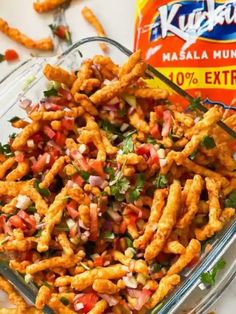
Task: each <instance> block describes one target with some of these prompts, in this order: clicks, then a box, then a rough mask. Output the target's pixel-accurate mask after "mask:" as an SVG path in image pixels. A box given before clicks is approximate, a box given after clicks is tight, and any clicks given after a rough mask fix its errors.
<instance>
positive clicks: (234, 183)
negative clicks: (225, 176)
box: [223, 178, 236, 196]
mask: <svg viewBox="0 0 236 314" xmlns="http://www.w3.org/2000/svg"><path fill="white" fill-rule="evenodd" d="M235 189H236V178H232V179H231V180H230V184H229V186H227V187H226V188H224V190H223V194H224V196H227V195H229V194H230V193H231V192H232V191H233V190H235Z"/></svg>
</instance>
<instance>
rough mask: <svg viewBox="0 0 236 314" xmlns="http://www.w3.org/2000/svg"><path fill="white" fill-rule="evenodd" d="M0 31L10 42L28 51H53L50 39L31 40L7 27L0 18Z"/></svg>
mask: <svg viewBox="0 0 236 314" xmlns="http://www.w3.org/2000/svg"><path fill="white" fill-rule="evenodd" d="M0 31H1V32H2V33H3V34H5V35H6V36H8V37H10V38H11V39H12V40H14V41H16V42H18V43H19V44H21V45H23V46H25V47H26V48H29V49H38V50H44V51H51V50H53V42H52V39H51V38H43V39H40V40H33V39H31V38H29V37H28V36H26V35H24V34H22V33H21V32H20V31H19V30H18V29H17V28H13V27H11V26H9V25H8V23H7V22H6V21H4V20H3V19H2V18H0Z"/></svg>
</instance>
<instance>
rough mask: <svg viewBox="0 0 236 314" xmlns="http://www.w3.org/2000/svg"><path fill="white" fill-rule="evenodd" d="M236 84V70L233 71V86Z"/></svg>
mask: <svg viewBox="0 0 236 314" xmlns="http://www.w3.org/2000/svg"><path fill="white" fill-rule="evenodd" d="M234 84H236V70H232V71H231V85H234Z"/></svg>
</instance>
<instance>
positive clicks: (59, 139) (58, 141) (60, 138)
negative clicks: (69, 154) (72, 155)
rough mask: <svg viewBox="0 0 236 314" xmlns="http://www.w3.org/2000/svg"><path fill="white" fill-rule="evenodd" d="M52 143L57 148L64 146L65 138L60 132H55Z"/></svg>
mask: <svg viewBox="0 0 236 314" xmlns="http://www.w3.org/2000/svg"><path fill="white" fill-rule="evenodd" d="M54 141H55V143H56V144H57V145H59V146H64V144H65V142H66V137H65V135H64V134H63V133H61V132H56V135H55V138H54Z"/></svg>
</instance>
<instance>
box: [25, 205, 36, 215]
mask: <svg viewBox="0 0 236 314" xmlns="http://www.w3.org/2000/svg"><path fill="white" fill-rule="evenodd" d="M26 211H27V213H29V214H34V213H36V212H37V210H36V208H35V206H30V207H28V208H27V210H26Z"/></svg>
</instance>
